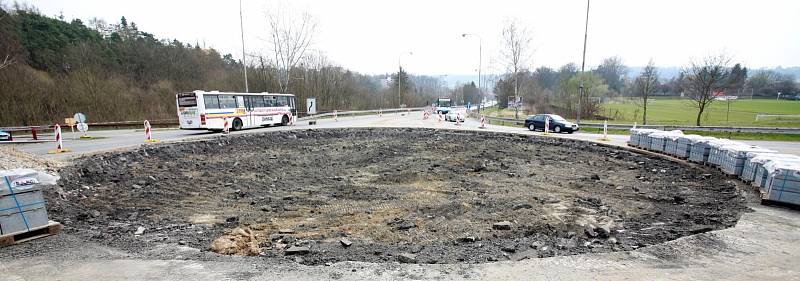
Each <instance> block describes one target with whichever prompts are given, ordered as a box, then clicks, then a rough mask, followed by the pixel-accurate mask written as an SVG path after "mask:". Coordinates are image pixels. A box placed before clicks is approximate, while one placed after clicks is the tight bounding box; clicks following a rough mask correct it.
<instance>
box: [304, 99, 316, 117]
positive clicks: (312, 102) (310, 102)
mask: <svg viewBox="0 0 800 281" xmlns="http://www.w3.org/2000/svg"><path fill="white" fill-rule="evenodd" d="M306 107H307V108H308V112H307V113H308V114H317V99H316V98H307V99H306Z"/></svg>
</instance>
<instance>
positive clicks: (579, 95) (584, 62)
mask: <svg viewBox="0 0 800 281" xmlns="http://www.w3.org/2000/svg"><path fill="white" fill-rule="evenodd" d="M589 1H590V0H586V26H585V27H584V30H583V60H582V61H581V86H580V89H579V92H578V114H577V115H578V116H577V117H578V118H577V120H576V121H575V122H576V123H578V124H580V123H581V99H583V78H584V77H583V68H584V66H585V65H586V38H587V37H589Z"/></svg>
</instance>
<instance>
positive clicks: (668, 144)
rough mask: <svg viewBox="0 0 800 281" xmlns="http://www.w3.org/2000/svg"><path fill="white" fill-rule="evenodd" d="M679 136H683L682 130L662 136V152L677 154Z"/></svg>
mask: <svg viewBox="0 0 800 281" xmlns="http://www.w3.org/2000/svg"><path fill="white" fill-rule="evenodd" d="M681 137H683V132H681V133H679V134H678V133H674V134H669V135H667V136H666V138H664V142H665V144H664V153H666V154H669V155H672V156H678V139H680V138H681Z"/></svg>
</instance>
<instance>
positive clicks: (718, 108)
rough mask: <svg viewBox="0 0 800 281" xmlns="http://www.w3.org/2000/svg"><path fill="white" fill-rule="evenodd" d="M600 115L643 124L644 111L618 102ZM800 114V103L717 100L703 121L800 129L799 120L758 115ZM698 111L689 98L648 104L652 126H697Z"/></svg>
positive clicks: (655, 101) (706, 123)
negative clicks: (760, 115)
mask: <svg viewBox="0 0 800 281" xmlns="http://www.w3.org/2000/svg"><path fill="white" fill-rule="evenodd" d="M601 110H602V111H601V112H600V115H603V116H606V117H609V118H611V119H612V120H613V121H612V122H614V123H633V122H638V123H640V124H641V123H642V108H641V107H640V106H638V105H637V104H635V103H633V102H632V101H631V100H630V99H615V100H612V101H609V102H607V103H604V104H603V105H602V109H601ZM758 113H762V114H773V115H781V114H783V115H789V114H794V115H800V101H791V100H780V101H778V100H773V99H755V100H749V99H743V100H732V101H731V102H730V112H729V111H728V102H726V101H714V102H712V103H711V105H709V107H708V108H707V109H706V112H705V113H703V116H702V117H701V119H700V122H701V125H704V126H739V127H800V117H764V118H760V119H759V120H758V121H756V114H758ZM696 118H697V108H695V107H694V106H693V103H692V102H691V100H688V99H676V98H671V99H665V98H659V97H656V98H654V99H653V100H651V101H650V102H648V105H647V123H648V124H651V125H695V119H696Z"/></svg>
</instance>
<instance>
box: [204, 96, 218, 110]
mask: <svg viewBox="0 0 800 281" xmlns="http://www.w3.org/2000/svg"><path fill="white" fill-rule="evenodd" d="M203 103H204V104H205V105H206V109H219V99H217V95H203Z"/></svg>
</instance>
